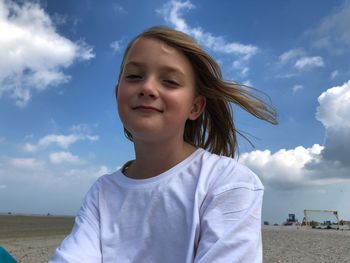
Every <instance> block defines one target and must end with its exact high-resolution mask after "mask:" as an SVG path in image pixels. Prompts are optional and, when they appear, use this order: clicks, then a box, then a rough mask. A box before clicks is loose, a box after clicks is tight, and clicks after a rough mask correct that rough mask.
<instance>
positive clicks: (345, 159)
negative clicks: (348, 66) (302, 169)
mask: <svg viewBox="0 0 350 263" xmlns="http://www.w3.org/2000/svg"><path fill="white" fill-rule="evenodd" d="M318 102H319V104H320V105H319V106H318V108H317V112H316V118H317V120H319V121H320V122H322V124H323V125H324V127H325V128H326V137H325V149H324V151H323V152H322V156H323V158H324V159H325V160H329V161H332V162H333V164H334V162H335V164H336V165H341V166H349V167H350V148H349V143H348V142H350V81H348V82H346V83H344V84H343V85H342V86H337V87H333V88H331V89H328V90H327V91H325V92H323V93H322V94H321V95H320V96H319V97H318ZM349 172H350V171H349Z"/></svg>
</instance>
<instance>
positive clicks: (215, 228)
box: [194, 175, 264, 263]
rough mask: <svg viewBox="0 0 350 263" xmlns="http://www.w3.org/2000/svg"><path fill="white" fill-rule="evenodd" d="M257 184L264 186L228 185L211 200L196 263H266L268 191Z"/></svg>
mask: <svg viewBox="0 0 350 263" xmlns="http://www.w3.org/2000/svg"><path fill="white" fill-rule="evenodd" d="M254 176H255V175H254ZM257 180H258V183H259V184H260V185H259V184H258V185H252V184H245V183H241V184H237V185H231V186H230V185H227V186H225V187H223V188H221V189H217V190H218V191H215V192H213V193H212V194H210V195H208V196H207V198H206V200H205V201H204V203H203V205H202V209H201V215H200V217H201V220H200V224H201V227H200V229H201V230H200V237H199V243H198V247H197V252H196V256H195V260H194V262H195V263H209V262H210V263H221V262H222V263H227V262H230V263H261V262H262V238H261V208H262V200H263V191H264V190H263V186H262V185H261V183H260V181H259V179H257Z"/></svg>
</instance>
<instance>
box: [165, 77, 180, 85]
mask: <svg viewBox="0 0 350 263" xmlns="http://www.w3.org/2000/svg"><path fill="white" fill-rule="evenodd" d="M164 83H165V84H167V85H170V86H180V84H179V83H178V82H177V81H175V80H171V79H166V80H164Z"/></svg>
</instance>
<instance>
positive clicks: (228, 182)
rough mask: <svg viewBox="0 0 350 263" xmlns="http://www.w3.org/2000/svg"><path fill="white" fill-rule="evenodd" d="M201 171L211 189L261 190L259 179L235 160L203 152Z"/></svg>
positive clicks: (262, 187) (261, 185)
mask: <svg viewBox="0 0 350 263" xmlns="http://www.w3.org/2000/svg"><path fill="white" fill-rule="evenodd" d="M202 159H203V160H202V169H201V170H202V171H203V173H204V174H203V176H204V177H206V180H208V181H209V182H208V183H209V184H210V185H211V188H213V189H221V190H223V189H224V188H227V189H232V188H248V189H251V190H263V189H264V186H263V184H262V183H261V181H260V179H259V177H258V176H257V175H256V174H255V173H254V172H253V171H252V170H250V169H249V168H248V167H247V166H245V165H244V164H242V163H240V162H239V161H237V160H236V159H233V158H230V157H227V156H221V155H217V154H213V153H210V152H208V151H205V150H203V155H202Z"/></svg>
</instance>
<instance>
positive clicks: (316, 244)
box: [0, 215, 350, 263]
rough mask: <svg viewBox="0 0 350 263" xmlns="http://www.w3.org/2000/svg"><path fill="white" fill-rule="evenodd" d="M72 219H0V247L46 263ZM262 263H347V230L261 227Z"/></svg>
mask: <svg viewBox="0 0 350 263" xmlns="http://www.w3.org/2000/svg"><path fill="white" fill-rule="evenodd" d="M73 221H74V219H73V218H71V217H53V216H48V217H46V216H42V217H37V216H5V215H3V216H0V246H2V247H4V248H5V249H6V250H8V251H9V252H10V253H11V255H12V256H13V257H15V258H16V260H17V261H18V262H21V263H42V262H47V261H48V259H49V258H50V257H51V255H52V254H53V252H54V250H55V248H56V247H57V246H58V245H59V244H60V242H61V241H62V240H63V238H64V237H65V236H66V234H67V233H69V231H70V229H71V228H72V225H73ZM263 251H264V262H265V263H270V262H271V263H345V262H347V263H348V262H350V231H349V230H338V231H337V230H317V229H306V228H304V227H284V226H267V227H265V226H264V227H263Z"/></svg>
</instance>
